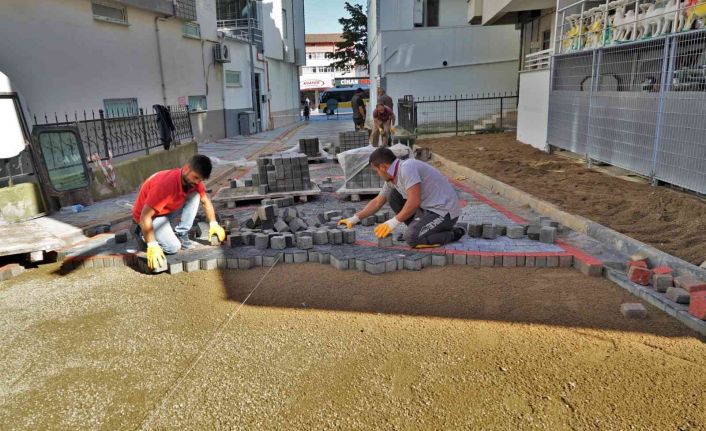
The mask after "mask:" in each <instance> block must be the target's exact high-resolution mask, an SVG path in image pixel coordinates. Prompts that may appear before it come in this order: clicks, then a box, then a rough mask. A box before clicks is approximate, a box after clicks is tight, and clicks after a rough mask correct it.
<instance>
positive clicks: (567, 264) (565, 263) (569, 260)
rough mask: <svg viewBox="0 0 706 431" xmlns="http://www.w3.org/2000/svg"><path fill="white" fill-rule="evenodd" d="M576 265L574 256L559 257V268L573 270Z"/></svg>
mask: <svg viewBox="0 0 706 431" xmlns="http://www.w3.org/2000/svg"><path fill="white" fill-rule="evenodd" d="M573 264H574V257H573V256H559V266H560V267H562V268H571V266H572V265H573Z"/></svg>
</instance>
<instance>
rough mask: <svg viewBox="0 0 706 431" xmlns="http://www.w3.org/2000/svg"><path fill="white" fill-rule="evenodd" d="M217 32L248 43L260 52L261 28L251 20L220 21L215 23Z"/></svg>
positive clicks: (256, 21)
mask: <svg viewBox="0 0 706 431" xmlns="http://www.w3.org/2000/svg"><path fill="white" fill-rule="evenodd" d="M217 25H218V30H219V31H222V32H224V33H227V34H228V35H229V36H232V37H235V38H237V39H241V40H244V41H246V42H250V43H252V44H254V45H257V46H258V47H259V48H260V50H262V27H261V26H260V22H259V21H258V20H256V19H252V18H241V19H221V20H218V22H217Z"/></svg>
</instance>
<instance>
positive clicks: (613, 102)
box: [548, 31, 706, 193]
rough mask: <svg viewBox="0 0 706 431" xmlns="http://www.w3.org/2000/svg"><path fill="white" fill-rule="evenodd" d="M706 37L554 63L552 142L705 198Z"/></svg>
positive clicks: (699, 34)
mask: <svg viewBox="0 0 706 431" xmlns="http://www.w3.org/2000/svg"><path fill="white" fill-rule="evenodd" d="M704 114H706V31H694V32H689V33H681V34H673V35H667V36H665V37H659V38H653V39H646V40H638V41H634V42H630V43H624V44H621V45H617V46H613V47H607V48H599V49H595V50H590V51H582V52H579V53H572V54H562V55H557V56H555V57H554V61H553V63H552V86H551V91H550V103H549V130H548V142H549V144H551V145H553V146H556V147H559V148H564V149H567V150H570V151H573V152H577V153H581V154H585V155H586V156H587V157H588V158H590V159H594V160H599V161H603V162H606V163H610V164H611V165H615V166H619V167H622V168H625V169H628V170H631V171H634V172H637V173H640V174H642V175H645V176H649V177H651V178H653V179H654V180H661V181H664V182H667V183H670V184H674V185H678V186H680V187H684V188H686V189H689V190H694V191H696V192H699V193H706V142H704V140H703V138H702V137H703V136H704V133H705V132H706V122H705V121H704V120H703V119H704V118H705V117H704Z"/></svg>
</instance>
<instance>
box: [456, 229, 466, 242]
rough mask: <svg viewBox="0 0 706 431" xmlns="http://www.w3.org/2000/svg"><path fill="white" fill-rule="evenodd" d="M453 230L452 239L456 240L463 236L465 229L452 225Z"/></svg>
mask: <svg viewBox="0 0 706 431" xmlns="http://www.w3.org/2000/svg"><path fill="white" fill-rule="evenodd" d="M453 232H454V241H458V240H459V239H461V238H463V236H464V235H465V234H466V229H464V228H462V227H460V226H454V229H453Z"/></svg>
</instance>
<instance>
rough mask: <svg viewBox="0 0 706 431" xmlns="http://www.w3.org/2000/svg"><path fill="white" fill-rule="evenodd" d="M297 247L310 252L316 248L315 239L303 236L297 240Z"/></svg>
mask: <svg viewBox="0 0 706 431" xmlns="http://www.w3.org/2000/svg"><path fill="white" fill-rule="evenodd" d="M297 247H298V248H301V249H302V250H308V249H310V248H313V247H314V238H312V237H310V236H301V237H299V238H298V239H297Z"/></svg>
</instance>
